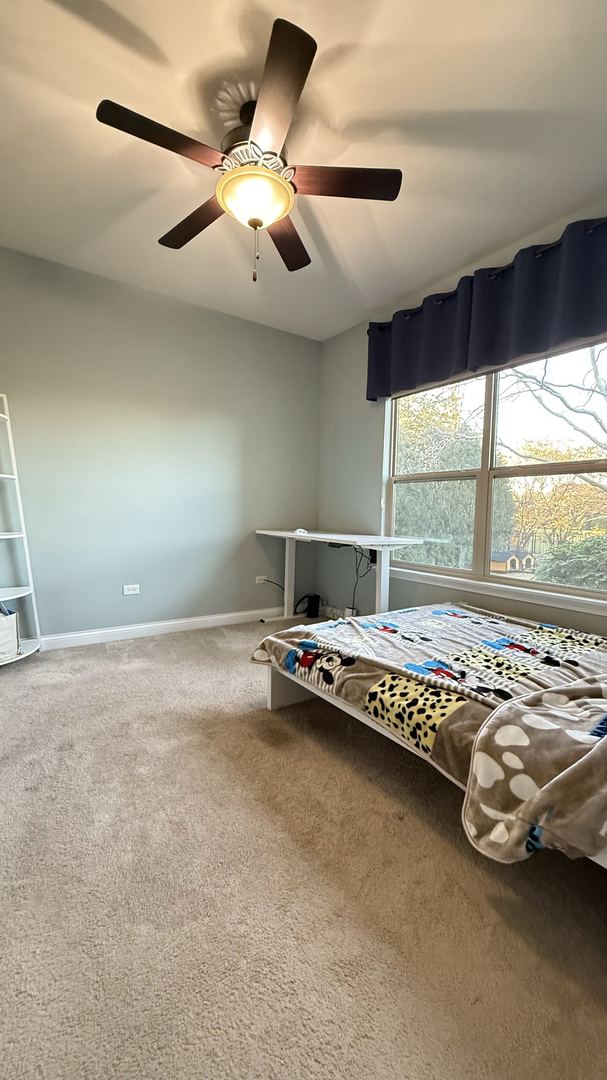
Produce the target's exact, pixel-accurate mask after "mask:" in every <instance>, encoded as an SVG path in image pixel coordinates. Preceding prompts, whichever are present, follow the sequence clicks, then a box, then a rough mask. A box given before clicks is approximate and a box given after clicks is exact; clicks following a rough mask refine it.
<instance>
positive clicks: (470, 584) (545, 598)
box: [390, 566, 607, 616]
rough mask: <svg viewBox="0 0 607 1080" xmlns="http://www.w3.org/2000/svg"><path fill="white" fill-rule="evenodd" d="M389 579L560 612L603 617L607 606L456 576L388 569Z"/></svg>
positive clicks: (585, 598)
mask: <svg viewBox="0 0 607 1080" xmlns="http://www.w3.org/2000/svg"><path fill="white" fill-rule="evenodd" d="M390 577H391V578H392V579H397V580H400V581H418V582H421V583H422V584H424V585H434V586H435V587H436V588H439V587H443V588H444V587H445V586H447V587H448V588H450V589H456V590H458V591H459V592H471V593H480V594H482V595H483V596H489V597H490V596H500V597H503V598H504V599H507V600H518V601H519V602H520V603H524V604H536V605H539V606H540V607H554V608H560V609H561V610H562V611H583V612H585V613H586V614H588V615H602V616H607V603H606V602H605V600H598V599H595V598H594V597H591V596H573V595H572V594H567V593H556V592H550V590H549V589H526V588H525V587H524V586H520V585H506V583H505V582H504V583H503V584H502V582H497V581H487V580H482V579H481V578H468V577H460V576H459V575H457V574H449V573H448V572H445V573H440V572H439V573H434V572H432V571H429V570H413V569H406V568H405V567H402V566H392V567H390Z"/></svg>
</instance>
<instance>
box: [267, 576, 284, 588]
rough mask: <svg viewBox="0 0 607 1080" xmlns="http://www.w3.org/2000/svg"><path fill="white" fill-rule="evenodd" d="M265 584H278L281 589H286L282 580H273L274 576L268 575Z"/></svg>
mask: <svg viewBox="0 0 607 1080" xmlns="http://www.w3.org/2000/svg"><path fill="white" fill-rule="evenodd" d="M265 584H266V585H277V586H278V588H279V589H282V591H283V592H284V591H285V587H284V585H281V584H280V581H272V578H269V577H267V578H266V580H265Z"/></svg>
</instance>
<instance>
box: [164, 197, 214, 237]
mask: <svg viewBox="0 0 607 1080" xmlns="http://www.w3.org/2000/svg"><path fill="white" fill-rule="evenodd" d="M222 214H223V210H222V209H221V206H220V205H219V203H218V201H217V199H216V198H215V196H214V195H211V198H210V199H207V201H206V202H204V203H203V204H202V206H197V207H196V209H195V210H193V211H192V213H191V214H188V216H187V217H186V218H184V219H183V221H180V222H179V224H178V225H175V228H174V229H171V230H170V231H169V232H168V233H165V234H164V236H161V237H160V240H159V241H158V243H159V244H162V246H163V247H169V248H182V247H183V246H184V244H187V243H188V242H189V241H190V240H193V239H194V237H195V236H198V233H201V232H202V230H203V229H206V228H207V226H208V225H212V224H213V222H214V221H216V220H217V218H218V217H221V215H222Z"/></svg>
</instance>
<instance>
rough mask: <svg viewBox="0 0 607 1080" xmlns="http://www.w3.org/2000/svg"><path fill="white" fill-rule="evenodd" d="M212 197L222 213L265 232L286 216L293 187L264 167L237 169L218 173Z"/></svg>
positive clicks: (282, 177)
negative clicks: (215, 199)
mask: <svg viewBox="0 0 607 1080" xmlns="http://www.w3.org/2000/svg"><path fill="white" fill-rule="evenodd" d="M215 194H216V196H217V201H218V202H219V205H220V206H221V208H222V210H225V211H226V213H227V214H230V215H231V217H233V218H236V220H237V221H239V222H240V223H241V225H245V226H247V227H248V228H252V229H259V228H261V229H267V228H268V226H269V225H273V224H274V222H276V221H280V220H281V218H284V217H286V216H287V214H290V213H291V210H292V209H293V205H294V203H295V190H294V188H293V185H292V184H291V183H289V181H288V180H286V179H285V178H284V176H281V175H280V174H279V173H277V172H275V171H274V169H268V168H266V166H265V165H241V166H240V167H239V168H237V169H229V170H228V172H225V173H222V175H221V176H220V177H219V180H218V181H217V189H216V192H215ZM253 222H254V224H253ZM260 223H261V224H260Z"/></svg>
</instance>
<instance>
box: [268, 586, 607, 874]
mask: <svg viewBox="0 0 607 1080" xmlns="http://www.w3.org/2000/svg"><path fill="white" fill-rule="evenodd" d="M252 659H253V660H254V662H256V663H261V664H265V665H267V667H268V671H269V677H268V678H269V682H268V687H269V689H268V707H269V708H270V709H277V708H282V707H284V706H287V705H290V704H294V703H296V702H298V701H302V700H304V699H305V698H307V697H310V696H313V695H316V696H319V697H321V698H324V699H325V700H328V701H330V702H331V703H332V704H334V705H336V706H337V707H338V708H341V709H343V710H344V711H346V712H347V713H349V714H350V715H352V716H355V717H356V718H357V719H359V720H361V721H363V722H364V723H365V724H368V725H369V726H371V727H372V728H374V729H375V730H377V731H379V732H381V733H382V734H383V735H385V736H387V737H388V738H390V739H392V740H393V741H394V742H397V743H399V744H400V745H401V746H403V747H405V748H406V749H407V750H409V751H410V752H412V753H414V754H417V755H418V756H419V757H422V758H425V759H426V760H427V761H428V762H429V763H430V764H431V765H433V766H434V767H435V768H436V769H438V770H439V771H440V772H441V773H443V774H444V775H445V776H447V777H448V778H449V779H450V780H451V781H453V782H454V783H455V784H457V785H458V786H459V787H460V788H461V789H462V790H463V791H464V793H465V794H464V805H463V810H462V823H463V826H464V830H465V832H466V835H467V837H468V839H469V840H470V842H471V844H472V845H473V846H474V847H475V848H476V849H477V850H478V851H480V852H481V853H482V854H484V855H486V856H488V857H489V858H492V859H495V860H496V861H498V862H504V863H513V862H517V861H519V860H522V859H526V858H529V857H530V856H531V855H533V854H534V853H535V852H537V851H540V850H542V849H544V848H552V849H556V850H559V851H561V852H563V853H564V854H566V855H568V856H569V857H570V858H579V857H581V856H587V857H589V858H592V859H594V860H595V861H596V862H598V863H599V864H600V865H602V866H605V867H607V639H605V638H601V637H597V636H594V635H590V634H584V633H582V632H581V631H578V630H571V629H567V628H565V627H560V626H557V625H554V624H549V623H535V622H529V621H525V620H517V619H513V618H506V617H504V616H500V615H497V614H495V613H493V612H486V611H480V610H477V609H474V608H469V607H467V606H465V605H461V604H446V605H428V606H425V607H416V608H407V609H404V610H400V611H392V612H388V613H385V614H381V615H370V616H366V617H359V618H355V619H336V620H331V621H328V622H323V623H317V624H314V625H306V626H296V627H292V628H290V629H288V630H282V631H278V632H277V633H272V634H270V635H268V636H267V637H266V638H264V640H263V641H262V642H261V644H260V645H259V647H258V648H257V649H256V650H255V653H254V654H253V657H252Z"/></svg>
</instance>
